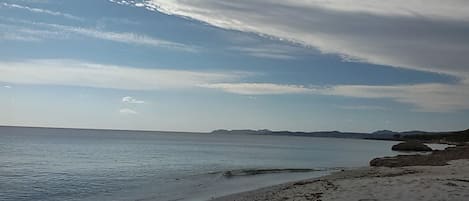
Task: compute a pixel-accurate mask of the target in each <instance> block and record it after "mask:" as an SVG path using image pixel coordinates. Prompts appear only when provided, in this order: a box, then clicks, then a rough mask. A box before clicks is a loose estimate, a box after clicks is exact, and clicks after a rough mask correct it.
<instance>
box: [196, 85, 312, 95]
mask: <svg viewBox="0 0 469 201" xmlns="http://www.w3.org/2000/svg"><path fill="white" fill-rule="evenodd" d="M200 86H201V87H205V88H211V89H220V90H223V91H226V92H229V93H235V94H242V95H275V94H302V93H311V92H312V91H314V90H315V89H312V88H307V87H305V86H302V85H282V84H273V83H215V84H203V85H200Z"/></svg>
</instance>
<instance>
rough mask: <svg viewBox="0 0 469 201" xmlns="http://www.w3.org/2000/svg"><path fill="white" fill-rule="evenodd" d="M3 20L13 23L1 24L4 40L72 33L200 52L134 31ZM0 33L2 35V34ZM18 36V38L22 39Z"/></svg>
mask: <svg viewBox="0 0 469 201" xmlns="http://www.w3.org/2000/svg"><path fill="white" fill-rule="evenodd" d="M0 19H1V20H3V21H7V22H10V23H15V25H11V24H0V27H2V26H3V27H5V29H2V30H0V34H2V35H4V37H3V38H4V40H6V39H10V40H13V39H15V38H12V37H10V38H7V37H5V36H10V35H11V36H14V33H20V35H19V36H17V37H22V38H25V39H31V40H34V41H40V40H43V39H57V38H58V39H65V38H70V36H71V35H73V34H75V35H79V36H85V37H90V38H95V39H101V40H108V41H113V42H118V43H126V44H130V45H144V46H151V47H161V48H168V49H174V50H178V51H186V52H198V51H199V48H198V47H196V46H192V45H186V44H183V43H177V42H173V41H169V40H164V39H160V38H155V37H152V36H148V35H145V34H140V33H133V32H113V31H106V30H101V29H96V28H86V27H76V26H67V25H61V24H52V23H42V22H32V21H27V20H17V19H11V18H0ZM21 24H24V25H28V27H23V26H20V25H21ZM2 35H0V37H1V36H2ZM20 39H21V38H17V39H16V40H20Z"/></svg>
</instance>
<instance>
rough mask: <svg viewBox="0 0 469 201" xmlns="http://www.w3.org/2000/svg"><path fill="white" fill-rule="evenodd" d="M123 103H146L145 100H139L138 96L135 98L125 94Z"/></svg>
mask: <svg viewBox="0 0 469 201" xmlns="http://www.w3.org/2000/svg"><path fill="white" fill-rule="evenodd" d="M122 102H123V103H129V104H144V103H145V101H143V100H137V99H136V98H133V97H131V96H125V97H123V98H122Z"/></svg>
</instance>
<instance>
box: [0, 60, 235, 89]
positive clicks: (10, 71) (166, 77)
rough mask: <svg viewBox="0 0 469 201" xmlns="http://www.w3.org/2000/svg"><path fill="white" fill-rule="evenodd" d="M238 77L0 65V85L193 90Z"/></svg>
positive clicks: (76, 65)
mask: <svg viewBox="0 0 469 201" xmlns="http://www.w3.org/2000/svg"><path fill="white" fill-rule="evenodd" d="M239 77H240V75H239V74H237V73H217V72H197V71H184V70H167V69H145V68H134V67H128V66H114V65H103V64H96V63H88V62H82V61H73V60H31V61H22V62H0V81H1V82H6V83H16V84H37V85H64V86H81V87H94V88H110V89H123V90H160V89H171V88H193V87H197V86H199V85H201V84H207V83H216V82H222V81H228V80H230V81H233V80H236V79H238V78H239Z"/></svg>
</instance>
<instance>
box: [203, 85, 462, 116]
mask: <svg viewBox="0 0 469 201" xmlns="http://www.w3.org/2000/svg"><path fill="white" fill-rule="evenodd" d="M201 86H202V87H206V88H211V89H218V90H222V91H225V92H228V93H235V94H241V95H280V94H311V95H313V94H314V95H326V96H343V97H351V98H371V99H391V100H394V101H397V102H400V103H405V104H411V105H414V106H416V107H417V109H416V110H417V111H424V112H449V111H457V110H461V109H469V101H468V99H467V97H469V84H457V85H451V84H416V85H396V86H379V85H378V86H373V85H335V86H303V85H285V84H273V83H215V84H204V85H201ZM360 109H364V108H363V107H362V108H360ZM368 109H369V108H368ZM374 109H377V108H374Z"/></svg>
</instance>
